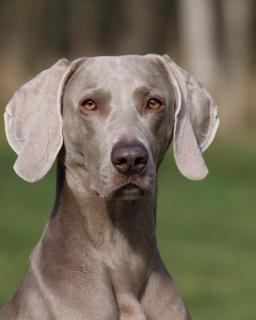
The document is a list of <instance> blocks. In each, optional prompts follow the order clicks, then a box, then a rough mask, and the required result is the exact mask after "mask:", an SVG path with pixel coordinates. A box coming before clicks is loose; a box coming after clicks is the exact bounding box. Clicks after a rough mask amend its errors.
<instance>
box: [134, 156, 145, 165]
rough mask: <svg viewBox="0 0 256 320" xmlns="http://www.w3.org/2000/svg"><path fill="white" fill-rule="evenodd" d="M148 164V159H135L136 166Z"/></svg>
mask: <svg viewBox="0 0 256 320" xmlns="http://www.w3.org/2000/svg"><path fill="white" fill-rule="evenodd" d="M147 162H148V159H147V157H145V156H144V157H139V158H136V159H135V165H139V164H146V163H147Z"/></svg>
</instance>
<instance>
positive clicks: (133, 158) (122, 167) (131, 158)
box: [111, 142, 148, 176]
mask: <svg viewBox="0 0 256 320" xmlns="http://www.w3.org/2000/svg"><path fill="white" fill-rule="evenodd" d="M111 161H112V163H113V165H114V167H115V168H116V169H117V171H118V172H120V173H122V174H124V175H130V176H131V175H133V174H136V173H141V172H142V171H143V170H144V169H145V167H146V165H147V162H148V152H147V150H146V148H145V147H144V146H143V145H142V144H141V143H139V142H138V143H133V144H127V143H122V144H120V143H119V144H116V145H115V146H114V147H113V150H112V154H111Z"/></svg>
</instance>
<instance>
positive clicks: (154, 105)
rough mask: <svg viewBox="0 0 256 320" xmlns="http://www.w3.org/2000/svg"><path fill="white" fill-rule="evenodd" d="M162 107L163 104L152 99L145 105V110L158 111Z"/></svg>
mask: <svg viewBox="0 0 256 320" xmlns="http://www.w3.org/2000/svg"><path fill="white" fill-rule="evenodd" d="M162 106H163V103H162V102H161V101H160V100H158V99H156V98H152V99H150V100H148V103H147V108H149V109H151V110H159V109H160V108H161V107H162Z"/></svg>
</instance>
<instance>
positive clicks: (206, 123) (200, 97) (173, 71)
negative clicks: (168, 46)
mask: <svg viewBox="0 0 256 320" xmlns="http://www.w3.org/2000/svg"><path fill="white" fill-rule="evenodd" d="M163 58H164V60H165V63H166V65H167V70H168V74H169V78H170V80H171V83H172V87H173V91H174V97H175V102H176V108H175V123H174V135H173V149H174V157H175V161H176V164H177V167H178V168H179V170H180V172H181V173H182V174H183V175H184V176H185V177H187V178H189V179H191V180H201V179H203V178H204V177H205V176H206V175H207V173H208V169H207V166H206V164H205V162H204V159H203V156H202V152H203V151H205V150H206V149H207V148H208V146H209V145H210V144H211V142H212V141H213V139H214V137H215V134H216V131H217V128H218V125H219V119H218V110H217V106H216V105H215V103H214V102H213V100H212V97H211V96H210V95H209V93H208V92H207V91H206V89H205V88H204V87H203V86H202V85H201V84H200V83H199V82H198V81H197V80H196V79H194V78H193V77H192V76H190V75H189V74H188V73H187V72H186V71H184V70H183V69H181V68H180V67H179V66H178V65H177V64H176V63H174V62H173V61H172V60H171V59H170V57H169V56H167V55H165V56H163Z"/></svg>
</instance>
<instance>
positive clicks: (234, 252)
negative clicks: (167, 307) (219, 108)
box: [0, 142, 256, 320]
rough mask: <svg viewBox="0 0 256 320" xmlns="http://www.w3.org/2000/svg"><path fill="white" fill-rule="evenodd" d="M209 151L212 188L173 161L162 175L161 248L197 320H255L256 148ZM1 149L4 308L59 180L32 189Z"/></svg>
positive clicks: (0, 294)
mask: <svg viewBox="0 0 256 320" xmlns="http://www.w3.org/2000/svg"><path fill="white" fill-rule="evenodd" d="M216 145H218V144H217V143H215V146H214V147H212V148H210V150H209V152H207V154H206V159H207V163H208V166H209V168H210V170H211V172H210V174H209V176H208V177H207V179H206V180H204V181H202V182H190V181H188V180H186V179H185V178H183V177H182V176H181V175H180V174H179V173H178V171H177V169H176V167H175V165H174V162H173V160H172V159H171V156H170V155H167V157H166V159H165V162H164V163H163V165H162V167H161V170H160V180H159V201H158V230H157V232H158V240H159V247H160V249H161V253H162V256H163V258H164V261H165V262H166V264H167V266H168V268H169V270H170V271H171V272H172V274H173V276H174V278H175V279H176V282H177V285H178V288H179V290H180V292H181V294H182V296H183V297H184V300H185V302H186V304H187V306H188V308H189V309H190V311H191V314H192V316H193V319H197V320H206V319H207V320H216V319H218V320H231V319H232V320H241V319H243V320H252V319H256V308H255V302H256V286H255V284H256V272H255V270H256V250H255V247H256V201H255V199H256V169H255V165H256V147H255V148H254V150H253V148H248V147H241V148H232V147H229V148H227V147H224V146H222V147H221V146H219V147H216ZM14 158H15V155H14V154H13V153H11V152H10V150H9V148H8V147H7V145H6V143H5V142H2V143H1V147H0V306H2V305H3V304H5V303H6V302H7V301H8V299H9V298H10V297H11V295H12V294H13V292H14V290H15V288H16V286H17V285H18V283H19V281H20V279H21V277H22V275H23V273H24V271H25V268H26V264H27V259H28V256H29V254H30V252H31V250H32V248H33V246H34V245H35V243H36V242H37V241H38V239H39V237H40V234H41V232H42V229H43V226H44V224H45V223H46V221H47V219H48V216H49V213H50V210H51V207H52V203H53V198H54V192H55V189H54V172H51V173H50V175H48V176H47V177H46V178H45V179H44V180H43V181H40V182H38V183H36V184H28V183H25V182H23V181H22V180H21V179H20V178H18V177H17V176H15V174H14V172H13V171H12V168H11V166H12V163H13V161H14Z"/></svg>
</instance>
